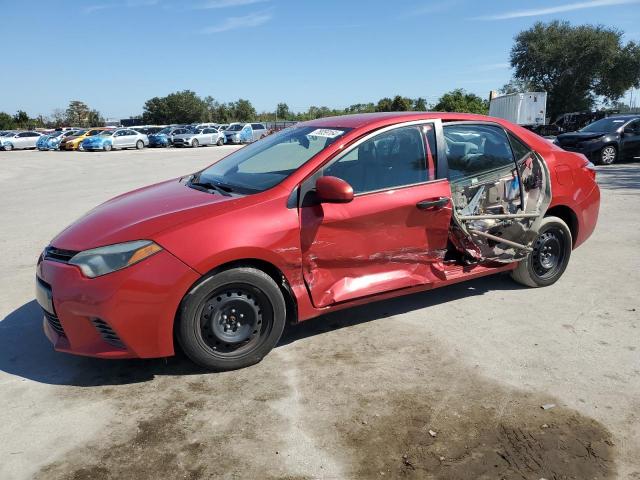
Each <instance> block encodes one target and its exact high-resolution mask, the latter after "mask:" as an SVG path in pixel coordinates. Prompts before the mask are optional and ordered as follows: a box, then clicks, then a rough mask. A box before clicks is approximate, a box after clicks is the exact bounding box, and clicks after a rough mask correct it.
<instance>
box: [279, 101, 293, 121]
mask: <svg viewBox="0 0 640 480" xmlns="http://www.w3.org/2000/svg"><path fill="white" fill-rule="evenodd" d="M276 117H278V119H280V120H289V119H290V118H291V111H290V110H289V105H287V104H286V103H284V102H283V103H279V104H278V106H277V107H276Z"/></svg>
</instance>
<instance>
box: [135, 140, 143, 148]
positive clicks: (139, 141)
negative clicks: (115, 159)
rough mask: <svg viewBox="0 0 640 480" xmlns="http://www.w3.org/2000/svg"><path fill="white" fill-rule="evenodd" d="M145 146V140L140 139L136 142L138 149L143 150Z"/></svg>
mask: <svg viewBox="0 0 640 480" xmlns="http://www.w3.org/2000/svg"><path fill="white" fill-rule="evenodd" d="M143 148H144V142H143V141H142V140H138V141H137V142H136V149H138V150H142V149H143Z"/></svg>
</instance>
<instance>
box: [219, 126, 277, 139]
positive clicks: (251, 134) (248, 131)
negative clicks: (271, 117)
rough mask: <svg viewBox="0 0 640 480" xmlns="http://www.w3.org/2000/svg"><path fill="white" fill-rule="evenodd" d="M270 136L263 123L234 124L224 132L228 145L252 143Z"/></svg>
mask: <svg viewBox="0 0 640 480" xmlns="http://www.w3.org/2000/svg"><path fill="white" fill-rule="evenodd" d="M268 134H269V132H268V130H267V127H265V126H264V124H262V123H244V124H242V123H233V124H231V125H230V126H229V128H227V129H226V130H225V131H224V135H225V137H226V140H227V143H251V142H255V141H256V140H260V139H261V138H264V137H266V136H267V135H268Z"/></svg>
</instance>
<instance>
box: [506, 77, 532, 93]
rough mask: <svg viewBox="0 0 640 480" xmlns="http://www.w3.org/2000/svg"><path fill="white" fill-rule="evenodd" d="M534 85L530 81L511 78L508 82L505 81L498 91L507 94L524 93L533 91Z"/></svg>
mask: <svg viewBox="0 0 640 480" xmlns="http://www.w3.org/2000/svg"><path fill="white" fill-rule="evenodd" d="M534 90H535V87H534V86H533V85H531V83H529V82H527V81H525V80H520V79H518V78H512V79H511V80H509V82H508V83H505V84H504V85H503V86H502V88H501V89H500V93H503V94H505V95H508V94H509V93H524V92H531V91H534Z"/></svg>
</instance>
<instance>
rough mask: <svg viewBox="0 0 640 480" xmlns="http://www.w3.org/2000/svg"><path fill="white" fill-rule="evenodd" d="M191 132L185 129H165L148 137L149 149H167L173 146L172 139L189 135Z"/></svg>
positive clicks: (174, 127)
mask: <svg viewBox="0 0 640 480" xmlns="http://www.w3.org/2000/svg"><path fill="white" fill-rule="evenodd" d="M190 132H191V130H190V129H188V128H186V127H176V126H173V127H165V128H163V129H162V130H160V131H159V132H158V133H155V134H153V135H149V146H150V147H169V146H171V145H173V137H174V136H176V135H183V134H186V133H190Z"/></svg>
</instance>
